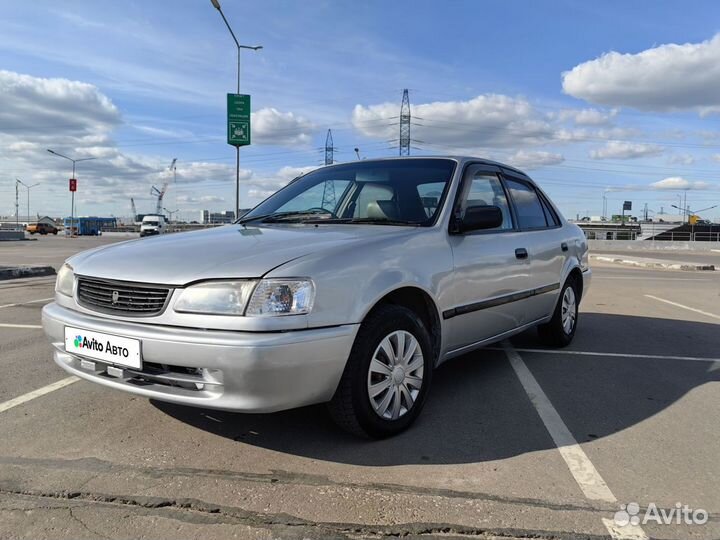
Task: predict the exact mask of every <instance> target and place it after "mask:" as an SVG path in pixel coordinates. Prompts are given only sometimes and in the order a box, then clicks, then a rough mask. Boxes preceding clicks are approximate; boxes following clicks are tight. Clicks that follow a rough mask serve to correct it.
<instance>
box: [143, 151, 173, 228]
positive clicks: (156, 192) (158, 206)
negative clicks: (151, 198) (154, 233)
mask: <svg viewBox="0 0 720 540" xmlns="http://www.w3.org/2000/svg"><path fill="white" fill-rule="evenodd" d="M175 163H177V158H175V159H173V160H172V163H171V164H170V167H169V170H170V171H172V172H173V175H175V174H176V173H177V169H176V168H175ZM167 188H168V182H164V183H163V186H162V189H158V188H156V187H155V186H153V187H152V188H150V195H157V203H156V204H155V214H157V215H158V216H162V215H163V214H162V210H163V197H164V196H165V192H166V191H167Z"/></svg>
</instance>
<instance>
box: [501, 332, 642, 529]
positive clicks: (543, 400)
mask: <svg viewBox="0 0 720 540" xmlns="http://www.w3.org/2000/svg"><path fill="white" fill-rule="evenodd" d="M503 349H504V350H505V355H506V356H507V358H508V361H509V362H510V365H511V366H512V368H513V370H514V371H515V374H516V375H517V378H518V379H519V380H520V384H522V386H523V388H524V389H525V393H526V394H527V396H528V398H529V399H530V402H531V403H532V404H533V406H534V407H535V410H536V411H537V413H538V415H539V416H540V419H541V420H542V422H543V424H545V429H547V431H548V433H549V434H550V437H552V440H553V441H554V442H555V445H556V446H557V448H558V450H559V452H560V455H561V456H562V458H563V459H564V460H565V464H566V465H567V467H568V469H569V470H570V474H572V476H573V478H574V479H575V482H577V484H578V486H580V489H581V490H582V492H583V493H584V494H585V497H587V498H588V499H591V500H595V501H603V502H608V503H616V502H617V498H616V497H615V495H613V492H612V491H610V488H609V487H608V485H607V483H605V480H603V477H602V476H600V473H599V472H598V470H597V469H596V468H595V466H594V465H593V464H592V462H591V461H590V458H588V456H587V454H585V452H584V451H583V449H582V448H581V447H580V445H579V444H578V442H577V441H576V440H575V437H573V435H572V433H570V430H569V429H568V427H567V426H566V425H565V422H563V420H562V418H560V415H559V414H558V412H557V410H556V409H555V407H554V406H553V404H552V403H551V402H550V399H549V398H548V397H547V395H546V394H545V392H544V391H543V389H542V388H541V387H540V384H538V382H537V380H536V379H535V377H534V376H533V374H532V373H531V372H530V370H529V369H528V367H527V366H526V365H525V362H523V359H522V358H521V357H520V355H519V354H518V353H517V351H516V350H515V349H514V348H513V346H512V345H511V344H510V343H509V342H508V341H504V342H503ZM602 522H603V525H605V528H606V529H607V530H608V532H609V533H610V536H612V537H613V538H614V539H616V540H621V539H622V540H630V539H633V540H645V539H647V536H646V535H645V533H644V532H643V530H642V529H641V528H640V527H633V526H632V525H627V526H625V527H622V528H621V527H617V526H616V525H615V524H614V522H613V521H612V520H606V519H602Z"/></svg>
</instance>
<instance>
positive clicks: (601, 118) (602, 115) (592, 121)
mask: <svg viewBox="0 0 720 540" xmlns="http://www.w3.org/2000/svg"><path fill="white" fill-rule="evenodd" d="M617 113H618V110H617V109H612V110H611V111H608V112H605V111H601V110H599V109H563V110H562V111H560V112H559V113H558V114H557V117H558V120H560V121H563V122H566V121H571V122H573V123H574V124H576V125H578V126H604V125H608V124H610V123H611V122H612V120H613V119H614V118H615V116H617Z"/></svg>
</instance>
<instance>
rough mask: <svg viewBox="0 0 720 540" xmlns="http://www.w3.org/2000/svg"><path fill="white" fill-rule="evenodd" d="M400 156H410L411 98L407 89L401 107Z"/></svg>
mask: <svg viewBox="0 0 720 540" xmlns="http://www.w3.org/2000/svg"><path fill="white" fill-rule="evenodd" d="M400 155H401V156H409V155H410V96H408V89H407V88H406V89H405V90H403V97H402V105H401V106H400Z"/></svg>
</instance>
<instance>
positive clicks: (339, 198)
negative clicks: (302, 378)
mask: <svg viewBox="0 0 720 540" xmlns="http://www.w3.org/2000/svg"><path fill="white" fill-rule="evenodd" d="M454 171H455V161H453V160H449V159H432V158H428V159H424V158H420V159H407V160H387V161H371V162H365V163H364V162H357V163H348V164H344V165H337V166H333V167H326V168H322V169H318V170H316V171H313V172H310V173H308V174H306V175H305V176H303V177H300V178H298V179H296V180H294V181H293V182H291V183H290V184H289V185H288V186H286V187H285V188H283V189H281V190H280V191H278V192H277V193H275V194H274V195H272V196H270V198H268V199H267V200H265V201H264V202H262V203H260V204H259V205H258V206H256V207H255V208H254V209H253V210H251V211H250V212H248V213H247V214H246V215H245V216H243V218H242V219H241V220H240V222H241V223H245V222H249V221H253V220H264V221H265V222H303V223H314V224H321V223H370V224H390V225H425V226H427V225H430V224H432V222H433V221H434V219H435V217H436V216H437V214H438V212H439V211H440V208H441V206H442V201H443V199H444V195H445V193H446V192H447V189H448V186H449V184H450V181H451V180H452V176H453V172H454Z"/></svg>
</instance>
